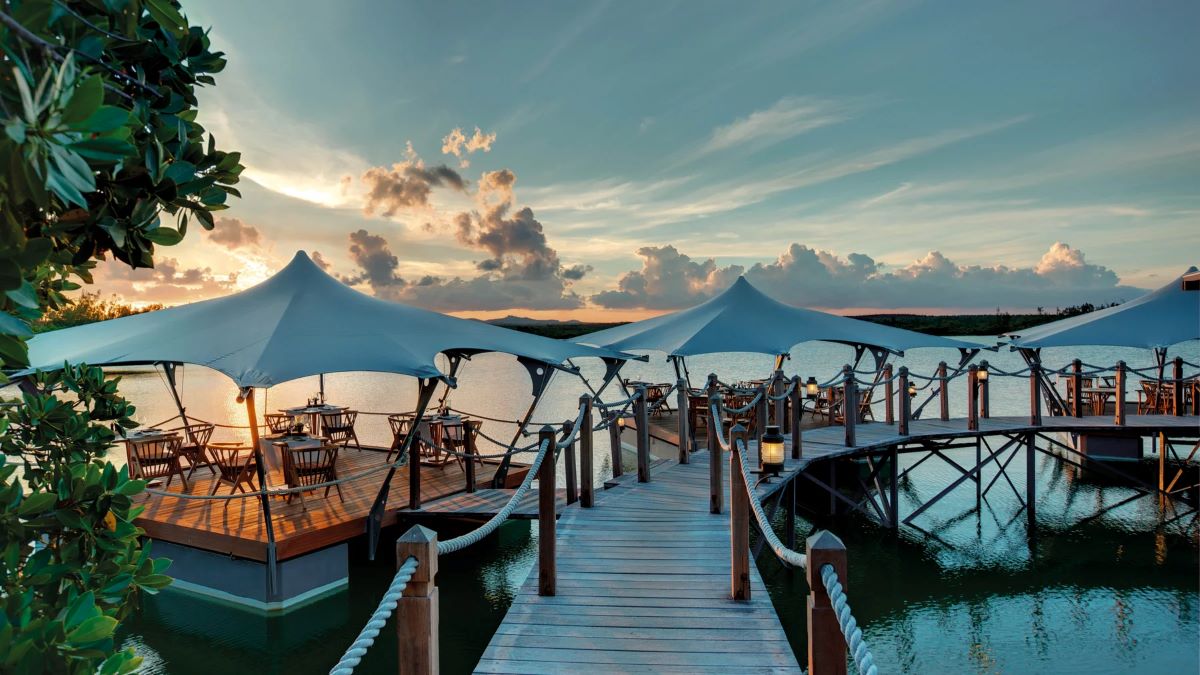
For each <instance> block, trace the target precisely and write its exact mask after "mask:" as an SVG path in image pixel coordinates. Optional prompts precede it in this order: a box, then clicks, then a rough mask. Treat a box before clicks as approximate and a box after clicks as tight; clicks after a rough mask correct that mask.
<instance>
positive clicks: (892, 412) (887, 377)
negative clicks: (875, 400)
mask: <svg viewBox="0 0 1200 675" xmlns="http://www.w3.org/2000/svg"><path fill="white" fill-rule="evenodd" d="M883 380H884V384H883V423H884V424H895V423H896V409H895V405H896V399H895V396H896V393H895V389H896V388H895V387H894V386H893V385H894V384H895V383H894V382H892V364H890V363H888V364H886V365H884V366H883Z"/></svg>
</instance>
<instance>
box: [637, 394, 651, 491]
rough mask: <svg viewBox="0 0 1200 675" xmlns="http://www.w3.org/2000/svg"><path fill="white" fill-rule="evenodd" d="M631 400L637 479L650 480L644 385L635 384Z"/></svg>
mask: <svg viewBox="0 0 1200 675" xmlns="http://www.w3.org/2000/svg"><path fill="white" fill-rule="evenodd" d="M636 393H637V399H635V400H634V402H633V415H634V423H635V424H636V425H637V479H638V482H639V483H649V482H650V413H649V410H648V407H649V406H647V405H646V385H645V384H639V385H638V386H637V390H636Z"/></svg>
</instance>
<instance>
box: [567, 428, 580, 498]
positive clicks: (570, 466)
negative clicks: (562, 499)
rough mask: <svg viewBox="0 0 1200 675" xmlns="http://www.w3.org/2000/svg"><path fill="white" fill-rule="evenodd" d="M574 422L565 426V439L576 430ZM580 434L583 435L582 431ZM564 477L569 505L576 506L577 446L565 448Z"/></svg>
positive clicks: (577, 487)
mask: <svg viewBox="0 0 1200 675" xmlns="http://www.w3.org/2000/svg"><path fill="white" fill-rule="evenodd" d="M573 424H574V420H571V421H570V422H568V423H567V424H564V425H563V435H564V437H565V436H567V435H570V433H571V432H572V431H574V429H572V428H571V426H572V425H573ZM579 433H581V434H582V433H583V430H582V429H581V430H580V431H579ZM562 451H563V477H564V478H565V479H566V492H567V503H568V504H574V503H575V502H577V501H579V480H578V477H577V475H578V474H577V473H576V469H575V444H574V443H571V444H570V445H568V446H567V447H565V448H563V450H562Z"/></svg>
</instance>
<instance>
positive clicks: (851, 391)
mask: <svg viewBox="0 0 1200 675" xmlns="http://www.w3.org/2000/svg"><path fill="white" fill-rule="evenodd" d="M842 378H843V382H842V419H843V420H845V428H846V447H847V448H851V447H854V426H855V424H856V423H857V422H858V383H857V382H855V380H854V368H853V367H852V366H851V365H850V364H848V363H847V364H846V365H844V366H842Z"/></svg>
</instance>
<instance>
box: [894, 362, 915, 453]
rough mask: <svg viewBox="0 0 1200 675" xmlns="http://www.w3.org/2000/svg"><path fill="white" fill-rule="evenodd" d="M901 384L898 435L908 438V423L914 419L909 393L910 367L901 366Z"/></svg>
mask: <svg viewBox="0 0 1200 675" xmlns="http://www.w3.org/2000/svg"><path fill="white" fill-rule="evenodd" d="M899 384H900V386H899V387H898V389H899V390H900V391H899V392H898V395H899V396H900V400H899V404H900V405H899V407H900V423H899V425H898V426H897V428H896V433H898V434H900V435H901V436H907V435H908V421H909V419H911V418H912V396H911V395H910V394H909V393H908V366H900V375H899Z"/></svg>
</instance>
